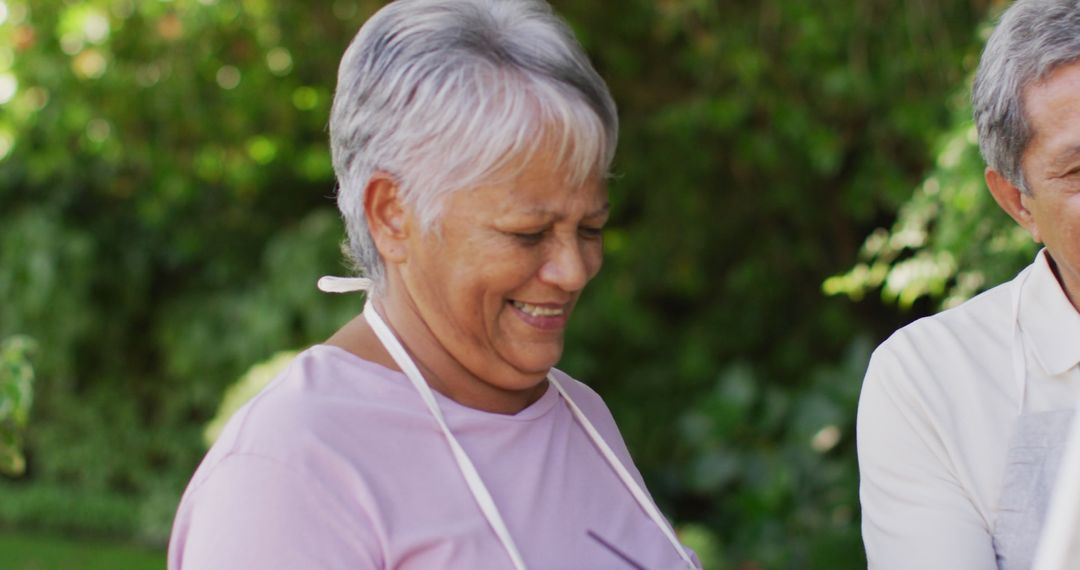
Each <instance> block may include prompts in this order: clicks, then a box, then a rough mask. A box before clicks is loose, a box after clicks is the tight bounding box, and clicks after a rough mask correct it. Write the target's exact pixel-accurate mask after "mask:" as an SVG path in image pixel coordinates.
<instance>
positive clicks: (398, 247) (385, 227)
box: [364, 171, 410, 263]
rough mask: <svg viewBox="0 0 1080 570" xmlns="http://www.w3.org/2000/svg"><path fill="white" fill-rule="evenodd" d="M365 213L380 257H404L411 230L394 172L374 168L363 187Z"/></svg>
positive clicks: (389, 260)
mask: <svg viewBox="0 0 1080 570" xmlns="http://www.w3.org/2000/svg"><path fill="white" fill-rule="evenodd" d="M364 216H365V217H366V218H367V225H368V231H370V232H371V237H372V239H374V240H375V247H376V248H377V249H378V250H379V254H380V255H381V256H382V258H383V260H385V261H388V262H395V263H400V262H402V261H404V260H405V254H406V252H407V251H408V248H406V247H405V245H406V244H405V242H406V240H407V239H408V237H409V230H410V228H409V218H408V209H407V208H406V207H405V205H404V203H402V200H401V191H400V187H399V186H398V183H397V180H395V179H394V177H393V176H391V175H390V174H388V173H386V172H381V171H376V172H375V173H374V174H372V175H371V178H369V179H368V183H367V188H365V189H364Z"/></svg>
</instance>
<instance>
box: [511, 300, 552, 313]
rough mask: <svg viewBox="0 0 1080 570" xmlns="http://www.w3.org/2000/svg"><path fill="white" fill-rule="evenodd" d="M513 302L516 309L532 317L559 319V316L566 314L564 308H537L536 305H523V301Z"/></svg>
mask: <svg viewBox="0 0 1080 570" xmlns="http://www.w3.org/2000/svg"><path fill="white" fill-rule="evenodd" d="M511 302H512V303H513V304H514V306H515V307H517V308H518V309H520V310H521V311H522V312H524V313H525V314H527V315H531V316H534V317H558V316H560V315H562V314H563V312H565V311H564V309H563V308H562V307H558V308H549V307H539V306H536V305H530V304H528V303H522V302H521V301H511Z"/></svg>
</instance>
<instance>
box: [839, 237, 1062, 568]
mask: <svg viewBox="0 0 1080 570" xmlns="http://www.w3.org/2000/svg"><path fill="white" fill-rule="evenodd" d="M1017 288H1019V294H1017ZM1015 299H1018V300H1019V310H1018V312H1016V311H1015V310H1014V300H1015ZM1014 315H1018V317H1015V316H1014ZM1017 322H1018V323H1019V329H1017V327H1016V323H1017ZM1017 339H1021V340H1022V343H1017V342H1016V341H1017ZM1020 344H1022V347H1021V349H1022V351H1023V352H1022V353H1023V356H1024V358H1023V364H1022V368H1023V378H1021V377H1020V374H1018V372H1019V370H1018V369H1017V368H1015V367H1014V366H1015V364H1016V362H1014V354H1013V349H1014V347H1015V346H1018V345H1020ZM1018 354H1019V353H1018ZM1078 363H1080V313H1078V312H1077V310H1076V309H1075V308H1074V307H1073V306H1072V304H1071V303H1070V302H1069V300H1068V298H1067V297H1066V296H1065V293H1064V291H1063V290H1062V289H1061V286H1060V285H1059V283H1058V281H1057V279H1056V278H1055V277H1054V274H1053V272H1052V270H1051V268H1050V265H1049V261H1048V258H1047V253H1046V250H1043V251H1041V252H1040V253H1039V255H1038V256H1037V257H1036V259H1035V262H1034V263H1033V264H1032V265H1031V266H1029V267H1028V268H1027V269H1025V270H1024V272H1022V273H1021V274H1020V275H1019V276H1017V277H1016V278H1015V279H1013V280H1012V281H1010V282H1008V283H1005V284H1003V285H1000V286H998V287H995V288H993V289H991V290H989V291H987V292H985V293H983V294H981V295H979V296H977V297H975V298H973V299H971V300H970V301H968V302H966V303H964V304H963V305H961V306H959V307H956V308H954V309H950V310H947V311H944V312H942V313H940V314H937V315H934V316H932V317H928V318H924V319H920V320H919V321H916V322H914V323H912V324H910V325H908V326H906V327H904V328H903V329H900V330H899V331H897V332H896V333H895V334H894V335H892V337H890V338H889V339H888V340H886V341H885V342H884V343H882V344H881V346H879V347H878V349H877V350H876V351H875V352H874V355H873V357H872V358H871V360H870V366H869V369H868V370H867V373H866V379H865V381H864V383H863V388H862V395H861V398H860V400H859V415H858V428H857V429H858V452H859V470H860V478H861V483H860V499H861V502H862V513H863V515H862V516H863V523H862V528H863V541H864V543H865V545H866V552H867V557H868V559H869V563H870V567H871V568H875V569H882V570H884V569H893V568H896V569H900V568H903V569H909V568H918V569H920V570H931V569H937V568H940V569H948V570H967V569H991V568H996V567H997V563H996V562H995V553H994V545H993V541H992V533H993V530H994V524H995V521H996V519H997V517H996V511H997V508H998V499H999V496H1000V494H1001V490H1002V485H1003V475H1004V470H1005V465H1006V455H1007V453H1008V451H1009V446H1010V441H1011V440H1012V435H1013V430H1014V427H1015V426H1016V423H1017V419H1018V418H1019V417H1020V415H1021V414H1033V413H1040V412H1048V411H1052V410H1062V409H1073V408H1075V407H1076V405H1077V400H1078V398H1080V368H1078Z"/></svg>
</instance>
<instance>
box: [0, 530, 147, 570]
mask: <svg viewBox="0 0 1080 570" xmlns="http://www.w3.org/2000/svg"><path fill="white" fill-rule="evenodd" d="M0 560H3V561H4V568H5V570H71V569H73V568H78V569H79V570H117V569H123V570H160V569H161V568H164V567H165V555H164V553H162V552H157V551H153V550H149V549H146V548H140V547H133V546H127V545H121V544H115V543H111V542H103V541H90V540H86V539H70V538H57V537H51V536H43V535H37V534H28V533H25V532H18V533H4V532H0Z"/></svg>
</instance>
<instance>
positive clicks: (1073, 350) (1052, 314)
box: [1020, 248, 1080, 376]
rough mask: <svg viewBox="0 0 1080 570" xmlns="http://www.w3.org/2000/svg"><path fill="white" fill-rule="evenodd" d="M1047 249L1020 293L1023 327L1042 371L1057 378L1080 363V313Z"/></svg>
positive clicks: (1035, 264) (1037, 259)
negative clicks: (1054, 266) (1056, 272)
mask: <svg viewBox="0 0 1080 570" xmlns="http://www.w3.org/2000/svg"><path fill="white" fill-rule="evenodd" d="M1049 255H1050V254H1049V253H1048V252H1047V251H1046V249H1045V248H1044V249H1043V250H1042V251H1040V252H1039V254H1038V255H1037V256H1036V257H1035V263H1033V264H1032V267H1031V272H1030V274H1029V275H1028V278H1027V280H1026V282H1025V283H1024V284H1023V291H1021V292H1020V327H1021V329H1022V330H1024V331H1025V333H1026V334H1025V336H1026V337H1027V338H1028V340H1029V344H1030V347H1031V350H1032V352H1033V353H1034V354H1035V358H1036V359H1038V361H1039V364H1040V365H1041V366H1042V368H1043V370H1045V371H1046V372H1047V373H1049V374H1050V375H1052V376H1057V375H1059V374H1062V373H1064V372H1065V371H1067V370H1069V369H1070V368H1072V367H1073V366H1076V364H1077V363H1078V362H1080V312H1078V311H1077V310H1076V307H1073V305H1072V303H1070V302H1069V298H1068V297H1066V296H1065V291H1064V290H1063V289H1062V288H1061V284H1060V283H1058V280H1057V278H1056V277H1054V271H1053V269H1051V268H1050V258H1049Z"/></svg>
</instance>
